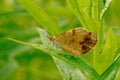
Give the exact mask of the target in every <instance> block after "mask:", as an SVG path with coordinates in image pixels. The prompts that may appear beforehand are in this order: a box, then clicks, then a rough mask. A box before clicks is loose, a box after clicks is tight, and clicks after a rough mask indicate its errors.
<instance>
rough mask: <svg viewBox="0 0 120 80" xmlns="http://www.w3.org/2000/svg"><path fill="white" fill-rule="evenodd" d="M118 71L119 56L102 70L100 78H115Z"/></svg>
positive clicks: (111, 79) (119, 64) (106, 79)
mask: <svg viewBox="0 0 120 80" xmlns="http://www.w3.org/2000/svg"><path fill="white" fill-rule="evenodd" d="M119 71H120V56H119V57H118V58H117V59H116V60H115V61H114V62H113V63H112V64H111V65H110V66H109V67H108V68H107V70H105V71H104V73H103V74H102V75H101V79H102V80H116V79H115V78H116V76H117V73H118V72H119Z"/></svg>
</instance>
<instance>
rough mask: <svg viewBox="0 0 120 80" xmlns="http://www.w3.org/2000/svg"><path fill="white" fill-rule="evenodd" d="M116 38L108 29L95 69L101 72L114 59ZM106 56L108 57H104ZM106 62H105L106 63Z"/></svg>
mask: <svg viewBox="0 0 120 80" xmlns="http://www.w3.org/2000/svg"><path fill="white" fill-rule="evenodd" d="M116 47H117V46H116V39H115V36H114V33H113V31H112V29H109V30H108V33H107V38H106V42H105V45H104V47H103V51H102V52H101V53H100V54H99V56H98V59H97V64H96V65H97V66H96V70H97V71H98V72H99V73H100V74H101V73H102V72H103V71H104V70H105V69H106V68H107V67H108V66H109V65H110V64H111V63H112V61H113V60H114V57H115V51H116ZM106 56H108V57H106ZM106 62H107V63H106ZM101 65H102V67H101Z"/></svg>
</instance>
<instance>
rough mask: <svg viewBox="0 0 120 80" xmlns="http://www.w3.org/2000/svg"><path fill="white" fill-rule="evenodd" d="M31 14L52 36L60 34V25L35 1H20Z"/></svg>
mask: <svg viewBox="0 0 120 80" xmlns="http://www.w3.org/2000/svg"><path fill="white" fill-rule="evenodd" d="M18 2H19V3H21V4H22V5H23V6H24V7H25V8H26V9H27V10H28V12H30V14H31V15H32V16H33V17H34V18H35V19H36V20H37V21H38V22H39V23H40V24H42V26H43V27H44V28H45V29H46V30H47V31H48V32H49V33H50V34H51V35H53V36H54V35H56V34H58V32H60V28H59V26H58V24H57V23H56V22H55V21H54V20H53V19H52V18H51V17H50V16H48V15H47V14H46V13H45V12H44V11H43V10H42V9H41V8H40V7H39V6H38V5H37V4H35V2H34V1H32V0H30V1H28V0H18Z"/></svg>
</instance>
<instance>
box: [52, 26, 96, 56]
mask: <svg viewBox="0 0 120 80" xmlns="http://www.w3.org/2000/svg"><path fill="white" fill-rule="evenodd" d="M54 42H55V43H56V44H58V45H59V46H60V47H61V48H62V49H64V50H65V51H67V52H70V53H72V54H73V55H76V56H79V55H81V54H85V53H87V52H88V51H89V50H90V49H91V48H92V47H94V45H95V44H96V42H97V35H96V34H95V33H92V32H88V31H87V30H85V29H83V28H75V29H73V30H70V31H67V32H65V33H62V34H59V35H58V36H56V38H55V40H54Z"/></svg>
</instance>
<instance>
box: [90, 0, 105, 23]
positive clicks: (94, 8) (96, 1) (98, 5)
mask: <svg viewBox="0 0 120 80" xmlns="http://www.w3.org/2000/svg"><path fill="white" fill-rule="evenodd" d="M103 5H104V4H103V0H92V4H91V12H92V18H93V19H94V20H95V21H96V22H98V21H99V20H100V12H101V10H102V8H103Z"/></svg>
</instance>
